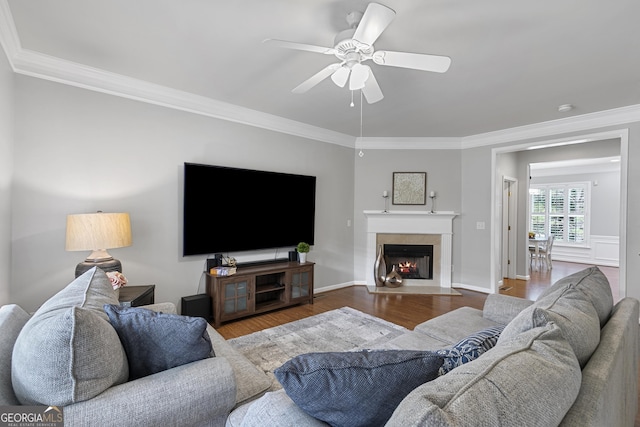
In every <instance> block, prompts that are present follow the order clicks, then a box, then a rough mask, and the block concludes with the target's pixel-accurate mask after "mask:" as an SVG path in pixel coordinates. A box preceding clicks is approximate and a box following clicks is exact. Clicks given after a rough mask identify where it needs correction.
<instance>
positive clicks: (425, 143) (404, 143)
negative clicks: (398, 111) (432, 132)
mask: <svg viewBox="0 0 640 427" xmlns="http://www.w3.org/2000/svg"><path fill="white" fill-rule="evenodd" d="M461 148H462V138H458V137H442V138H439V137H424V138H422V137H418V138H413V137H398V138H393V137H379V138H375V137H370V138H367V137H364V138H356V149H360V150H365V149H366V150H459V149H461Z"/></svg>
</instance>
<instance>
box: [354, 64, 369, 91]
mask: <svg viewBox="0 0 640 427" xmlns="http://www.w3.org/2000/svg"><path fill="white" fill-rule="evenodd" d="M368 78H369V67H366V66H364V65H362V64H356V65H354V66H353V68H351V78H350V79H349V89H350V90H358V89H362V88H363V87H364V85H365V83H366V82H367V79H368Z"/></svg>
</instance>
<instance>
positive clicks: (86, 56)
mask: <svg viewBox="0 0 640 427" xmlns="http://www.w3.org/2000/svg"><path fill="white" fill-rule="evenodd" d="M367 3H368V2H366V1H360V0H347V1H337V0H304V1H300V0H297V1H295V0H235V1H219V0H214V1H211V0H210V1H204V0H108V1H105V0H56V1H42V0H0V12H2V13H3V14H4V15H9V18H8V19H12V20H13V23H14V25H15V28H14V32H13V33H12V32H10V30H7V29H6V28H5V30H4V32H3V30H2V29H0V36H2V38H3V40H4V43H3V46H4V47H5V50H6V51H8V53H9V56H11V54H12V50H13V53H14V54H15V58H13V64H14V68H19V67H20V65H19V63H20V61H21V60H22V61H24V60H25V58H26V57H27V56H26V55H25V53H37V54H42V55H40V56H38V58H39V59H38V60H37V61H41V62H44V61H43V60H42V58H49V56H51V57H55V58H59V59H62V60H65V61H70V62H71V63H77V64H82V66H88V67H92V68H91V69H93V68H96V69H99V70H104V71H108V72H110V73H115V74H117V75H122V76H127V77H130V78H134V79H139V80H144V81H146V82H150V83H153V84H156V85H161V86H164V87H167V88H171V89H176V90H180V91H185V92H187V93H190V94H196V95H201V96H204V97H206V98H210V99H212V100H215V101H220V102H222V103H228V104H233V105H234V106H238V107H243V108H246V109H251V110H257V111H260V112H263V113H268V114H269V115H275V116H277V118H280V117H282V118H286V119H290V120H293V121H296V122H301V123H304V124H308V125H313V126H317V127H319V128H322V129H325V130H328V131H335V132H338V133H340V134H345V135H349V136H351V137H358V136H360V131H361V129H360V108H359V106H360V97H359V94H356V96H355V98H356V99H355V100H356V107H354V108H350V107H349V103H350V100H351V98H350V96H351V95H350V91H349V90H348V89H347V88H339V87H337V86H336V85H335V84H333V82H332V81H331V80H330V79H327V80H325V81H323V82H322V83H321V84H319V85H318V86H316V87H314V88H313V89H311V90H310V91H309V92H307V93H306V94H301V95H298V94H293V93H291V89H293V88H294V87H295V86H297V85H298V84H299V83H301V82H302V81H304V80H306V79H307V78H309V77H311V76H312V75H313V74H315V73H316V72H317V71H319V70H320V69H321V68H323V67H325V66H326V65H328V64H330V63H332V62H335V58H334V57H332V56H327V55H321V54H317V53H311V52H303V51H296V50H288V49H282V48H278V47H274V46H271V45H267V44H263V43H262V41H263V40H264V39H266V38H276V39H284V40H290V41H296V42H301V43H309V44H315V45H320V46H327V47H332V46H333V39H334V37H335V35H336V34H337V33H338V32H339V31H340V30H343V29H346V28H347V27H348V26H347V23H346V19H345V17H346V14H347V13H348V12H351V11H354V10H355V11H364V10H365V8H366V5H367ZM382 3H383V4H385V5H386V6H388V7H390V8H392V9H394V10H395V11H396V14H397V15H396V18H395V20H394V21H393V22H392V23H391V25H390V26H389V27H388V28H387V29H386V30H385V31H384V32H383V34H382V35H381V36H380V38H379V39H378V40H377V42H376V43H375V47H376V49H378V50H380V49H385V50H397V51H408V52H415V53H429V54H436V55H446V56H449V57H450V58H451V60H452V64H451V67H450V69H449V71H448V72H446V73H444V74H439V73H429V72H424V71H415V70H408V69H402V68H394V67H383V66H379V65H376V64H373V63H371V62H370V63H369V65H371V67H372V69H373V71H374V73H375V76H376V79H377V81H378V83H379V84H380V87H381V88H382V91H383V93H384V95H385V98H384V99H383V100H382V101H380V102H378V103H376V104H372V105H369V104H366V103H365V104H364V107H363V127H362V133H363V136H366V137H457V138H459V137H466V136H470V135H479V134H483V133H486V132H492V131H497V130H501V129H508V128H513V127H518V126H525V125H528V124H533V123H539V122H546V121H552V120H557V119H562V118H566V117H570V116H576V115H583V114H587V113H592V112H598V111H603V110H610V109H616V108H620V107H626V106H632V105H638V104H640V51H639V48H640V25H639V24H638V17H639V16H640V1H637V0H610V1H606V2H605V1H602V0H553V1H552V0H541V1H540V0H538V1H527V2H524V1H514V0H487V1H471V0H384V1H382ZM7 6H8V7H7ZM5 19H6V17H5ZM1 22H3V21H0V23H1ZM7 27H9V26H7ZM11 39H13V44H14V48H11V47H9V48H7V44H9V42H7V40H11ZM15 48H17V51H16V50H15ZM16 52H17V53H16ZM10 59H11V58H10ZM16 64H17V65H16ZM18 71H19V70H18ZM24 73H25V74H29V73H28V72H24ZM34 74H35V73H34ZM561 104H573V105H574V106H575V108H574V109H573V110H572V111H570V112H568V113H560V112H559V111H558V106H559V105H561Z"/></svg>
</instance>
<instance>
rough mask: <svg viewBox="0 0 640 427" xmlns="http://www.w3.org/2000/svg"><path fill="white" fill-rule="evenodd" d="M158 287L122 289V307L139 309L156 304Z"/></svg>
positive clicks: (144, 286)
mask: <svg viewBox="0 0 640 427" xmlns="http://www.w3.org/2000/svg"><path fill="white" fill-rule="evenodd" d="M155 289H156V285H143V286H123V287H121V288H120V296H119V297H118V300H119V301H120V306H121V307H138V306H141V305H147V304H153V303H155Z"/></svg>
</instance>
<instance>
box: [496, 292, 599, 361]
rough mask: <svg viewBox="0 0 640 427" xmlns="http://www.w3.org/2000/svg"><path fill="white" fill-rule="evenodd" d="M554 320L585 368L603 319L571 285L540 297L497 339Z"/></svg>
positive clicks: (503, 338)
mask: <svg viewBox="0 0 640 427" xmlns="http://www.w3.org/2000/svg"><path fill="white" fill-rule="evenodd" d="M550 321H553V322H555V323H556V324H557V325H558V327H559V328H560V330H562V333H563V334H564V337H565V339H566V340H567V341H568V342H569V344H570V345H571V348H573V351H574V352H575V354H576V357H577V358H578V361H579V362H580V367H584V366H585V365H586V364H587V362H588V361H589V359H590V358H591V355H592V354H593V352H594V351H595V349H596V348H597V347H598V344H600V322H599V320H598V313H597V312H596V310H595V308H594V307H593V304H591V302H590V301H589V299H588V298H587V297H586V296H585V295H584V293H583V292H581V291H579V290H578V289H576V288H575V286H574V285H568V286H567V287H566V288H561V289H557V290H556V291H555V292H553V293H551V294H549V295H546V296H544V297H541V298H538V300H537V301H536V302H535V303H534V304H533V305H531V306H529V307H528V308H525V309H524V310H522V312H521V313H520V314H519V315H518V316H516V318H515V319H513V320H512V321H511V322H509V324H507V326H506V327H505V328H504V331H503V332H502V334H501V335H500V338H499V339H498V343H500V342H501V341H503V340H508V339H511V338H512V337H514V336H515V335H518V334H520V333H522V332H524V331H527V330H529V329H532V328H535V327H538V326H544V325H546V324H547V322H550Z"/></svg>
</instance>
